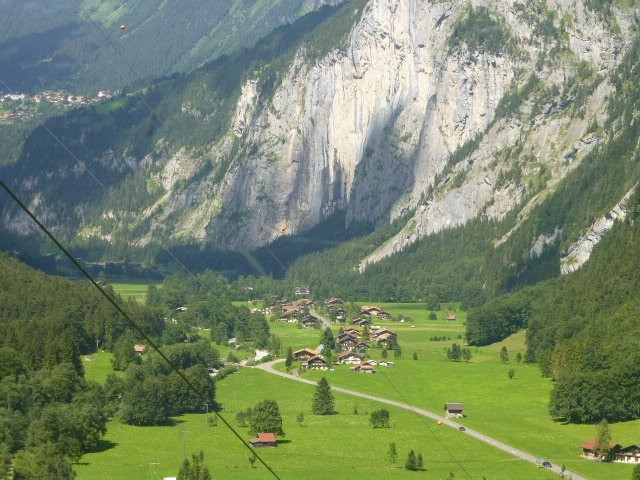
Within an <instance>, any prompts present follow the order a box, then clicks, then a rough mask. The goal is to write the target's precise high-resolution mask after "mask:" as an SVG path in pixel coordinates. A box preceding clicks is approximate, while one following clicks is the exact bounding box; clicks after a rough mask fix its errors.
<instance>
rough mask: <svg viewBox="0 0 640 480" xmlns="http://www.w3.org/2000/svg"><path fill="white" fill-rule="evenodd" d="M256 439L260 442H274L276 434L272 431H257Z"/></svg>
mask: <svg viewBox="0 0 640 480" xmlns="http://www.w3.org/2000/svg"><path fill="white" fill-rule="evenodd" d="M258 441H259V442H261V443H276V435H275V434H274V433H259V434H258Z"/></svg>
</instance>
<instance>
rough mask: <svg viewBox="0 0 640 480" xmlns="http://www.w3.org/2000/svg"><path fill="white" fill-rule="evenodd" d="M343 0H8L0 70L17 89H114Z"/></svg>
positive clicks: (178, 68) (193, 62) (185, 66)
mask: <svg viewBox="0 0 640 480" xmlns="http://www.w3.org/2000/svg"><path fill="white" fill-rule="evenodd" d="M337 2H339V0H289V1H282V0H277V1H264V0H259V1H255V0H225V1H215V2H212V1H207V0H197V1H191V2H189V3H188V4H185V3H184V2H166V1H163V0H131V1H126V2H125V1H122V0H113V1H108V2H104V1H97V0H78V1H72V0H59V1H56V2H50V1H46V0H31V1H29V2H19V1H15V0H2V1H0V9H1V10H2V11H3V12H4V13H5V15H3V16H2V18H0V71H2V72H4V73H3V78H2V80H3V81H4V82H6V83H7V85H9V87H10V88H11V89H12V90H14V91H27V92H33V91H38V90H45V89H63V90H67V91H71V92H74V93H82V92H87V93H91V92H96V91H98V90H116V89H120V88H122V87H125V86H126V85H129V84H131V83H134V82H139V81H141V80H142V79H144V80H148V79H152V78H157V77H161V76H164V75H169V74H172V73H174V72H186V71H190V70H192V69H193V68H195V67H197V66H199V65H201V64H203V63H205V62H208V61H211V60H212V59H214V58H216V57H217V56H219V55H221V54H223V53H226V52H229V51H230V50H233V49H236V48H238V47H241V46H245V47H246V46H251V45H253V43H255V41H256V40H257V39H259V38H260V37H261V36H263V35H266V34H267V33H269V32H270V31H271V30H272V29H273V28H275V27H277V26H278V25H281V24H283V23H288V22H291V21H293V20H295V19H296V18H298V17H300V16H301V15H303V14H305V13H308V12H310V11H312V10H316V9H318V8H320V7H321V6H322V5H324V4H335V3H337ZM120 25H125V27H126V29H125V30H123V31H121V30H120ZM0 90H2V89H0Z"/></svg>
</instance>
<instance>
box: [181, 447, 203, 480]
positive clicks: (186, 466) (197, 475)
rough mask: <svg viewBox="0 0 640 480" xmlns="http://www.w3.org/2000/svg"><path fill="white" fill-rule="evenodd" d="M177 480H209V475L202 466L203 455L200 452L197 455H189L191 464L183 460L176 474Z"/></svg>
mask: <svg viewBox="0 0 640 480" xmlns="http://www.w3.org/2000/svg"><path fill="white" fill-rule="evenodd" d="M177 480H211V473H209V469H208V468H207V467H206V466H205V465H204V453H203V452H202V451H200V453H199V454H198V455H191V462H189V460H188V459H186V458H185V459H184V462H183V463H182V467H180V471H179V472H178V477H177Z"/></svg>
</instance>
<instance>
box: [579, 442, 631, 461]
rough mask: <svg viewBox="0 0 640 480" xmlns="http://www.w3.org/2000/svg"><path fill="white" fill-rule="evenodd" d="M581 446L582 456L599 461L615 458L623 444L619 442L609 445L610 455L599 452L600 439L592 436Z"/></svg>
mask: <svg viewBox="0 0 640 480" xmlns="http://www.w3.org/2000/svg"><path fill="white" fill-rule="evenodd" d="M581 448H582V456H583V457H584V458H588V459H590V460H598V461H599V462H608V461H610V460H611V459H613V458H615V456H616V455H617V454H618V452H619V451H620V449H621V446H620V445H619V444H617V443H612V444H611V445H609V455H600V454H599V453H598V452H597V450H598V441H597V440H595V439H593V438H592V439H590V440H587V441H586V442H584V443H583V444H582V446H581Z"/></svg>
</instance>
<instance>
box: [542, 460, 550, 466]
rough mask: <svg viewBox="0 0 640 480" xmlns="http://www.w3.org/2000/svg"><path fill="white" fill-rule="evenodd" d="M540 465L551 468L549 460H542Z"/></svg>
mask: <svg viewBox="0 0 640 480" xmlns="http://www.w3.org/2000/svg"><path fill="white" fill-rule="evenodd" d="M542 466H543V467H547V468H551V462H548V461H546V460H545V461H544V462H542Z"/></svg>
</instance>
